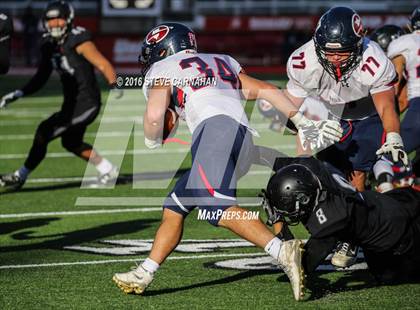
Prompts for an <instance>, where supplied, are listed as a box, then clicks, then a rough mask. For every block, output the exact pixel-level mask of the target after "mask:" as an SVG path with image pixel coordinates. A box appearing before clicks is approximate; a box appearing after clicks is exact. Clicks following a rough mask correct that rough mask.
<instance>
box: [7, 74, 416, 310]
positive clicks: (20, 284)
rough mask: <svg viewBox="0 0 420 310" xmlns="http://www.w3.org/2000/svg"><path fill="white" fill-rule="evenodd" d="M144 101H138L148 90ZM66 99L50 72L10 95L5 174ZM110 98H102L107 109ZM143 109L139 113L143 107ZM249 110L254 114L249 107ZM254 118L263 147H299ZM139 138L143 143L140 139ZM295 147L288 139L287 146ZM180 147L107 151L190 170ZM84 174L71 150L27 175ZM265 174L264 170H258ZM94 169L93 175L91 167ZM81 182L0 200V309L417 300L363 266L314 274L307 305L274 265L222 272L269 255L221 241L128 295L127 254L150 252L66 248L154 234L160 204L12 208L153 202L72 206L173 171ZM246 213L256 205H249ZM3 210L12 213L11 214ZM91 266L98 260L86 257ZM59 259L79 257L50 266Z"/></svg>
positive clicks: (194, 234)
mask: <svg viewBox="0 0 420 310" xmlns="http://www.w3.org/2000/svg"><path fill="white" fill-rule="evenodd" d="M24 80H25V79H22V78H18V77H2V78H1V80H0V85H1V87H0V89H1V95H2V94H3V93H4V92H7V91H9V90H13V89H14V88H15V87H19V86H21V85H22V83H23V81H24ZM280 84H282V83H280ZM127 95H128V97H130V95H129V94H127ZM106 97H107V93H106V90H105V89H104V92H103V102H106V100H105V99H106ZM139 98H140V99H139V100H140V102H141V96H139ZM60 102H61V94H60V84H59V83H58V81H57V80H55V79H52V80H51V81H50V82H49V84H48V85H47V86H46V87H45V89H44V90H43V91H41V92H39V93H38V94H36V96H32V97H28V98H23V99H21V100H20V101H18V102H16V103H13V104H12V105H11V106H10V107H9V108H8V109H7V110H5V111H0V137H1V144H0V173H5V172H10V171H13V170H14V169H16V168H18V167H19V166H20V165H21V164H22V162H23V160H24V158H22V156H24V155H25V154H26V152H27V151H28V150H29V148H30V146H31V143H32V140H31V136H32V135H33V134H34V131H35V129H36V127H37V125H38V123H39V122H40V121H41V120H42V119H43V118H45V117H46V116H48V115H49V114H50V113H53V112H54V111H57V110H58V109H59V106H60ZM107 106H108V105H104V108H106V107H107ZM115 106H116V107H117V108H116V111H117V110H118V109H120V110H123V111H117V112H116V113H117V114H118V113H121V114H118V115H119V116H120V117H127V118H129V117H133V116H136V115H135V114H133V111H132V110H131V106H130V105H128V106H125V104H124V103H119V104H118V105H115ZM140 106H141V104H140ZM121 107H125V108H121ZM136 109H137V108H136ZM139 109H140V110H139V111H140V112H141V111H142V110H141V109H143V108H142V107H140V108H139ZM248 110H249V112H251V110H252V107H250V108H249V109H248ZM134 112H138V111H137V110H136V111H134ZM100 119H101V116H100V117H98V122H95V123H94V124H92V125H91V126H90V127H89V129H88V133H89V134H88V135H87V138H86V140H87V141H89V142H91V143H94V142H95V133H96V132H97V131H98V130H99V131H100V130H101V127H100V126H102V124H100V122H99V120H100ZM252 119H254V120H255V121H254V122H255V124H256V125H258V126H260V127H258V128H259V129H260V128H262V129H261V130H260V133H261V138H258V139H256V142H257V143H258V144H264V145H272V144H275V145H277V144H278V145H279V146H280V147H279V150H281V151H284V152H287V153H293V137H291V136H282V135H279V134H276V133H270V132H269V131H268V130H264V128H265V127H268V123H267V122H266V121H265V120H263V119H262V118H261V117H259V116H258V114H252ZM264 122H265V123H264ZM124 125H125V122H120V123H112V124H111V125H109V126H108V127H106V128H105V129H106V130H105V131H109V132H111V131H121V128H122V127H124ZM179 131H180V135H179V136H180V137H182V138H183V139H186V140H188V136H189V135H188V134H187V133H186V128H185V126H181V127H180V128H179ZM273 135H274V136H273ZM275 135H277V136H275ZM123 139H124V137H108V138H106V139H104V143H105V144H104V145H105V146H110V147H118V146H119V144H118V143H119V142H120V141H121V140H123ZM127 139H128V138H127ZM136 140H138V141H140V142H137V144H136V142H135V141H136ZM273 141H274V142H273ZM107 142H109V144H107ZM128 142H129V143H128V147H127V149H128V150H132V149H133V147H134V148H136V149H137V148H141V147H143V148H144V146H142V145H141V144H142V143H143V137H142V136H139V137H137V136H136V137H135V138H134V137H133V136H132V137H131V138H129V139H128ZM287 145H288V146H289V147H284V146H287ZM290 145H292V147H290ZM176 149H180V146H171V145H168V146H165V147H164V148H163V149H162V150H168V154H166V153H165V152H166V151H165V152H164V153H161V154H156V155H152V156H150V155H148V156H140V158H139V159H138V160H137V163H133V158H137V155H134V156H133V155H132V154H126V155H124V156H122V157H121V156H115V155H110V156H107V157H109V158H110V159H111V160H117V159H118V158H120V159H121V160H122V165H121V173H122V174H126V175H130V174H132V173H139V172H142V173H146V172H149V173H150V172H157V171H160V172H162V171H166V170H171V169H174V170H176V169H178V168H179V167H183V168H187V167H188V166H189V160H188V158H189V157H188V154H187V151H186V152H185V153H182V152H181V153H179V154H178V153H170V152H169V151H170V150H176ZM100 150H106V149H104V148H102V149H100ZM48 151H49V153H50V154H51V153H58V154H63V153H66V151H65V150H64V149H63V148H62V147H61V144H60V141H54V142H52V143H51V144H50V146H49V150H48ZM10 154H20V157H19V156H18V158H11V157H13V156H10ZM1 156H3V157H1ZM60 156H64V155H60ZM185 156H187V157H186V159H184V157H185ZM134 161H135V160H134ZM172 162H176V164H173V163H172ZM85 170H86V163H84V162H83V161H81V160H79V159H77V158H75V157H73V156H71V155H68V156H66V157H47V158H46V159H45V160H44V162H43V163H42V164H41V165H40V166H39V168H38V169H37V170H36V171H35V172H34V173H33V174H32V175H31V180H39V179H41V178H43V179H45V178H81V177H82V176H83V175H84V173H85ZM257 170H258V171H261V168H259V169H257ZM258 171H257V172H258ZM87 173H88V175H92V173H90V172H89V171H88V172H87ZM266 177H267V175H263V174H259V173H255V174H252V175H251V176H250V177H245V178H244V180H242V181H241V184H242V187H241V189H240V190H239V194H240V196H246V197H253V196H256V195H257V194H258V191H259V188H261V186H260V185H261V184H264V182H265V179H264V178H266ZM78 180H79V179H76V180H75V181H71V180H70V179H64V181H63V180H61V181H53V180H51V181H50V182H42V183H31V182H28V183H27V184H26V185H25V187H24V189H23V190H22V191H20V192H17V193H7V194H2V195H1V196H0V309H50V308H53V309H131V308H132V309H149V308H150V309H168V308H171V309H183V308H190V309H204V308H206V309H209V308H211V309H239V308H243V309H274V308H280V309H286V308H302V309H319V308H328V309H377V308H382V309H395V308H397V307H398V308H400V309H408V308H413V309H414V308H418V307H419V306H418V305H419V302H420V297H419V296H420V285H418V284H407V285H399V286H386V287H376V286H375V285H374V281H373V279H372V277H371V276H370V275H369V273H368V272H367V271H366V270H359V271H346V272H325V273H318V274H317V277H316V278H314V279H310V281H308V287H309V291H308V294H307V301H305V302H301V303H297V302H295V301H294V300H293V297H292V294H291V289H290V285H289V283H288V281H287V279H286V277H285V275H284V274H283V273H280V272H277V271H274V272H273V271H269V270H234V269H221V268H215V267H214V265H213V264H214V263H215V262H220V261H225V260H231V259H237V258H238V259H240V258H243V257H240V255H243V254H253V253H254V254H255V253H257V254H258V253H262V250H259V249H256V248H253V247H228V248H218V249H216V250H213V251H204V252H199V253H182V252H174V253H173V254H172V255H171V257H178V258H181V259H177V260H173V259H171V260H168V261H167V262H166V263H165V264H164V265H163V266H162V267H161V269H160V270H159V272H158V273H157V275H156V278H155V281H154V282H153V283H152V285H151V286H150V288H149V289H148V290H147V291H146V293H145V295H144V296H132V295H124V294H123V293H122V292H121V291H120V290H119V289H118V288H117V287H116V286H115V285H114V283H113V282H112V281H111V278H112V275H113V273H115V272H122V271H127V270H129V267H130V266H131V265H133V264H134V262H133V261H121V260H124V259H126V260H134V259H136V258H144V257H146V255H147V251H140V252H137V253H136V254H132V255H127V254H126V255H121V256H117V255H110V254H95V253H88V252H82V251H75V250H69V249H64V247H68V246H88V247H94V248H103V247H107V248H109V247H111V248H113V247H116V246H112V245H109V244H104V243H103V242H101V241H103V240H128V239H142V240H143V239H152V238H153V236H154V233H155V231H156V229H157V227H158V225H159V221H160V215H161V212H160V210H159V209H156V210H154V211H150V212H125V213H109V214H76V215H69V214H67V215H63V214H61V215H60V214H51V213H50V214H45V215H41V214H38V215H37V214H32V215H28V216H25V217H16V216H17V214H22V213H39V212H75V211H85V210H92V211H95V210H115V209H127V210H128V209H132V208H150V207H154V208H156V207H158V206H157V205H149V204H147V205H146V204H144V205H143V204H142V203H141V200H139V201H140V203H138V204H135V205H133V204H132V203H129V202H127V203H126V204H124V203H119V204H118V205H110V204H109V203H108V204H107V202H109V200H107V199H106V198H105V199H103V203H99V204H96V205H95V204H93V205H76V202H77V200H78V198H80V197H84V198H86V197H88V198H89V197H108V198H115V197H117V198H122V199H124V197H129V198H136V199H141V198H142V197H150V196H154V197H163V196H165V195H166V194H167V193H168V191H169V190H170V188H171V186H172V184H173V182H174V181H175V180H176V179H173V180H172V178H169V179H165V178H163V179H162V180H150V179H147V178H146V179H143V180H141V181H138V182H135V183H134V184H131V183H128V184H121V185H117V186H116V187H115V188H113V189H81V188H80V181H78ZM47 181H48V180H47ZM133 187H135V188H133ZM250 210H253V211H255V210H259V209H257V208H250ZM12 214H16V215H13V216H15V217H10V215H12ZM6 215H9V217H5V216H6ZM260 215H261V217H262V218H263V219H264V215H263V214H262V213H261V214H260ZM293 230H294V232H295V234H296V236H297V237H300V238H306V237H307V235H306V233H305V232H304V230H303V228H302V227H300V226H298V227H294V229H293ZM236 238H237V237H236V236H235V235H233V234H232V233H230V232H229V231H227V230H223V229H220V228H215V227H212V226H211V225H209V224H208V223H206V222H205V221H199V220H197V212H194V213H192V214H191V215H190V216H189V217H188V218H187V220H186V224H185V231H184V239H200V240H201V239H203V240H204V239H205V240H208V239H236ZM216 255H222V257H216ZM223 255H225V256H223ZM227 255H233V256H229V257H228V256H227ZM235 255H236V256H235ZM202 256H205V257H202ZM112 260H115V261H112ZM95 261H99V262H96V263H95ZM86 262H90V263H91V264H84V265H81V263H86ZM101 262H102V263H101ZM56 263H76V264H75V265H61V266H60V265H51V264H56ZM40 264H45V265H40ZM23 265H33V266H32V267H25V268H11V267H10V266H13V267H19V266H20V267H23ZM7 266H9V267H7Z"/></svg>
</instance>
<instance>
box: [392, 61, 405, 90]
mask: <svg viewBox="0 0 420 310" xmlns="http://www.w3.org/2000/svg"><path fill="white" fill-rule="evenodd" d="M392 63H393V64H394V67H395V71H396V72H397V75H398V82H397V83H396V84H395V86H394V87H395V94H396V95H398V94H400V93H401V91H402V88H403V87H404V68H405V58H404V56H402V55H398V56H397V57H394V58H393V59H392Z"/></svg>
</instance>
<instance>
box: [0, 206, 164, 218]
mask: <svg viewBox="0 0 420 310" xmlns="http://www.w3.org/2000/svg"><path fill="white" fill-rule="evenodd" d="M161 210H162V208H161V207H155V208H130V209H128V208H127V209H110V210H84V211H62V212H33V213H15V214H13V213H12V214H0V218H3V219H10V218H21V217H45V216H56V215H60V216H66V215H95V214H113V213H132V212H154V211H161Z"/></svg>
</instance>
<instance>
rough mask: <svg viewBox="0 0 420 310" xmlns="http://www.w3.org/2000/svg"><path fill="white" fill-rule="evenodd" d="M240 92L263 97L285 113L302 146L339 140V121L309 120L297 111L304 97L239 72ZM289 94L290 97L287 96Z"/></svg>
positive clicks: (321, 144) (251, 96)
mask: <svg viewBox="0 0 420 310" xmlns="http://www.w3.org/2000/svg"><path fill="white" fill-rule="evenodd" d="M239 79H240V81H241V85H242V94H243V96H244V97H245V98H246V99H250V100H253V99H257V98H260V99H264V100H267V101H268V102H269V103H271V104H272V105H273V106H274V107H275V108H276V109H277V110H279V111H280V112H282V113H283V114H284V115H286V116H287V117H288V118H289V119H290V120H291V121H292V122H293V124H295V126H296V128H297V129H298V134H299V137H300V139H301V141H302V145H303V147H304V148H305V149H306V148H307V147H308V146H310V147H311V149H315V148H321V147H325V146H326V145H329V144H331V143H334V142H337V141H339V140H340V138H341V136H342V134H343V130H342V128H341V126H340V123H338V122H336V121H332V120H326V121H317V122H316V121H311V120H309V119H308V118H306V117H305V116H304V115H303V114H302V113H300V112H299V111H298V107H299V106H300V105H301V104H302V103H303V100H304V98H293V101H292V100H291V99H290V98H291V97H292V95H290V94H289V93H286V91H284V90H281V89H278V88H277V87H276V86H274V85H273V84H271V83H268V82H264V81H260V80H258V79H254V78H252V77H250V76H248V75H246V74H245V73H240V74H239ZM289 96H290V98H289Z"/></svg>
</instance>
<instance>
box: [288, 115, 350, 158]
mask: <svg viewBox="0 0 420 310" xmlns="http://www.w3.org/2000/svg"><path fill="white" fill-rule="evenodd" d="M290 120H291V121H292V122H293V123H294V124H295V126H296V128H297V129H298V135H299V138H300V141H301V142H302V147H303V148H304V149H305V150H306V149H307V148H308V146H309V147H310V148H311V149H312V150H316V149H322V148H326V147H328V146H330V145H332V144H334V143H336V142H338V141H340V139H341V137H342V136H343V129H342V128H341V125H340V123H339V122H337V121H333V120H323V121H312V120H310V119H308V118H306V117H305V116H304V115H303V114H302V113H300V112H298V113H296V115H294V116H293V117H291V118H290Z"/></svg>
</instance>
